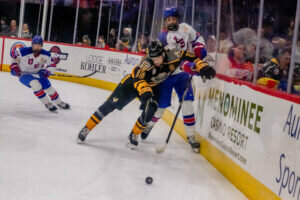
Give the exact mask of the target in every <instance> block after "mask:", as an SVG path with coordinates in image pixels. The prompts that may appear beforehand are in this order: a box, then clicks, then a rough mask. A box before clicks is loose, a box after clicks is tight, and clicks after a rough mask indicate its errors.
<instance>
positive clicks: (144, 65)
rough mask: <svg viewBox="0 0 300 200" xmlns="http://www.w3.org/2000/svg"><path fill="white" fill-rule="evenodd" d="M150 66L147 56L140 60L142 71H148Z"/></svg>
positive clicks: (150, 62)
mask: <svg viewBox="0 0 300 200" xmlns="http://www.w3.org/2000/svg"><path fill="white" fill-rule="evenodd" d="M152 66H153V63H152V61H151V60H150V59H149V58H146V59H144V60H142V61H141V63H140V68H141V70H142V71H149V70H150V69H152Z"/></svg>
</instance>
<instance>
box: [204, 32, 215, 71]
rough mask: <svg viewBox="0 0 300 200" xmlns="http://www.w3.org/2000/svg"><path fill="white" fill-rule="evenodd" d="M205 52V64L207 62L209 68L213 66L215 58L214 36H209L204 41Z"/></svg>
mask: <svg viewBox="0 0 300 200" xmlns="http://www.w3.org/2000/svg"><path fill="white" fill-rule="evenodd" d="M206 51H207V56H206V57H205V59H204V60H205V62H208V64H209V65H210V66H214V63H215V57H216V37H215V36H214V35H210V36H208V38H207V39H206Z"/></svg>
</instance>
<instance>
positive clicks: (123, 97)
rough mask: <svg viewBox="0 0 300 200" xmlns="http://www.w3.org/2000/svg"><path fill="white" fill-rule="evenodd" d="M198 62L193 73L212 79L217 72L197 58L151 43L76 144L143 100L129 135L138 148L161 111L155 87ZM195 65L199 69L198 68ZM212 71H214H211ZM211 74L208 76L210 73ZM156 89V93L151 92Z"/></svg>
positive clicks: (99, 109)
mask: <svg viewBox="0 0 300 200" xmlns="http://www.w3.org/2000/svg"><path fill="white" fill-rule="evenodd" d="M186 60H187V61H190V62H197V63H195V64H192V63H190V62H188V63H189V64H186V65H185V66H188V67H189V69H188V70H190V72H191V73H194V71H197V72H200V74H201V75H203V76H206V77H208V78H210V77H211V76H214V73H215V72H214V69H212V68H211V67H209V66H207V64H205V63H204V62H202V61H201V60H199V59H197V58H196V57H195V55H193V54H190V53H187V52H186V51H177V52H175V51H165V50H164V48H163V46H162V44H161V43H160V42H157V41H154V42H151V44H150V46H149V48H148V55H147V56H146V57H144V58H143V59H142V60H141V62H140V64H139V66H136V67H135V68H134V69H133V71H132V73H131V74H130V75H127V76H126V77H125V78H124V79H123V80H122V81H121V82H120V83H119V85H118V86H117V88H116V89H115V90H114V91H113V93H112V94H111V96H110V97H109V98H108V99H107V100H106V101H105V102H104V104H102V105H101V106H100V107H99V108H98V110H96V112H95V113H94V114H93V115H92V116H91V117H90V119H89V120H88V121H87V123H86V125H85V126H84V127H83V128H82V130H81V131H80V132H79V135H78V138H77V142H78V143H83V142H84V141H85V139H86V137H87V135H88V133H89V132H90V131H91V130H92V129H93V128H94V127H95V126H96V125H97V124H98V123H99V122H100V121H102V120H103V118H104V117H105V116H107V115H108V114H109V113H110V112H112V111H113V110H115V109H116V108H117V109H118V110H121V109H122V108H123V107H124V106H126V105H127V104H128V103H129V102H131V101H132V100H133V99H134V98H136V97H139V99H140V100H141V103H142V105H141V109H142V110H143V112H142V114H141V116H140V117H139V118H138V119H137V121H136V123H135V125H134V127H133V129H132V131H131V133H130V134H129V142H128V144H129V146H130V147H131V148H135V147H136V146H137V145H138V135H140V134H141V132H142V131H144V129H145V128H146V126H147V125H148V123H149V122H150V121H151V119H152V117H153V116H154V113H155V112H156V110H157V108H158V104H157V101H159V100H158V99H157V98H158V97H159V95H158V94H157V92H158V90H157V87H155V86H156V85H157V84H160V83H161V82H163V81H164V80H166V79H167V78H168V76H170V75H171V74H172V73H174V72H175V71H177V70H180V64H181V62H182V61H186ZM195 66H196V67H195ZM210 70H212V72H211V71H210ZM208 71H209V72H211V73H207V72H208ZM152 89H153V90H152Z"/></svg>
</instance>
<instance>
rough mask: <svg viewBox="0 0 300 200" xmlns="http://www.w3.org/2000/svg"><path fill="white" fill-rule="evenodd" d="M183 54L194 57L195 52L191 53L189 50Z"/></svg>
mask: <svg viewBox="0 0 300 200" xmlns="http://www.w3.org/2000/svg"><path fill="white" fill-rule="evenodd" d="M185 55H186V56H188V57H191V58H193V57H196V56H195V54H192V53H190V52H186V54H185Z"/></svg>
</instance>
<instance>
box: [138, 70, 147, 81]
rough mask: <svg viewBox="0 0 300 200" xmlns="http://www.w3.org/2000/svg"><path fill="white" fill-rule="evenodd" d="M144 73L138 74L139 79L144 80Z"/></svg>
mask: <svg viewBox="0 0 300 200" xmlns="http://www.w3.org/2000/svg"><path fill="white" fill-rule="evenodd" d="M145 75H146V73H145V72H144V71H143V72H141V73H140V74H139V79H144V78H145Z"/></svg>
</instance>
